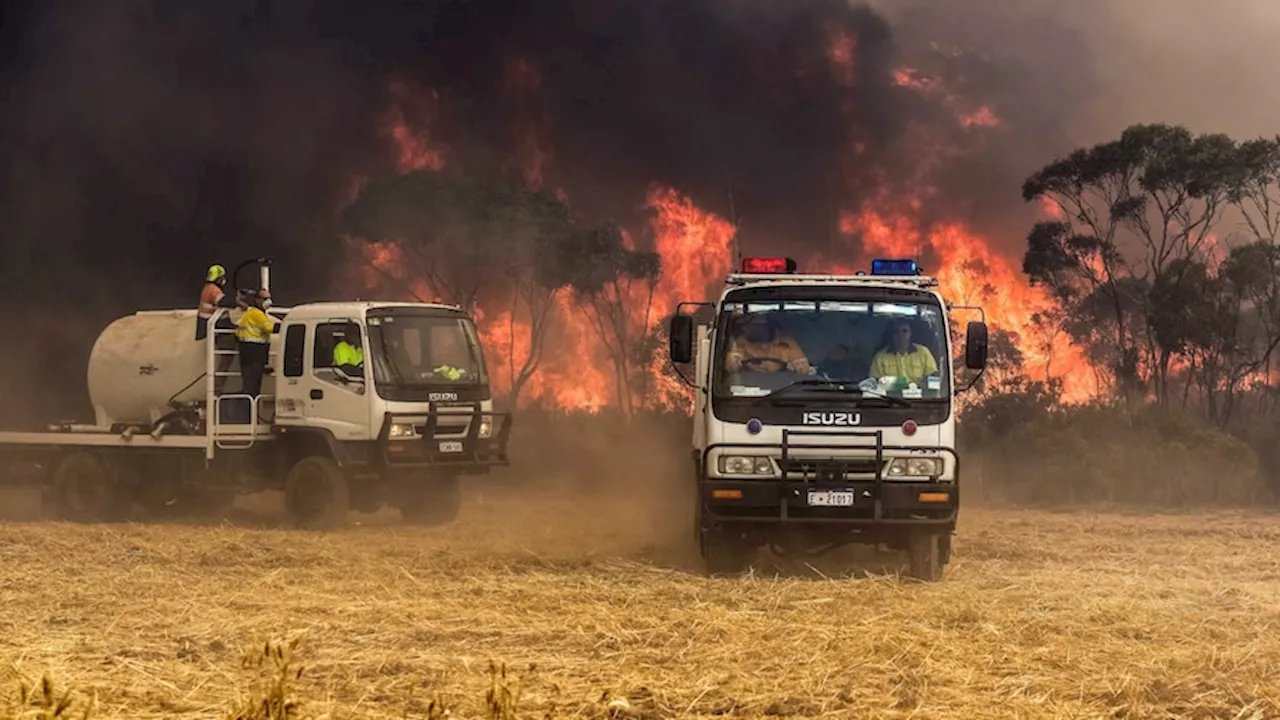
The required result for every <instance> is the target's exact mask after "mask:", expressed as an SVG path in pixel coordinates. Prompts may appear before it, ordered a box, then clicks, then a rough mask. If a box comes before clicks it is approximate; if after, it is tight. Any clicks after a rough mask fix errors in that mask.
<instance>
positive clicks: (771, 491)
mask: <svg viewBox="0 0 1280 720" xmlns="http://www.w3.org/2000/svg"><path fill="white" fill-rule="evenodd" d="M937 285H938V283H937V280H936V279H934V278H929V277H925V276H922V275H921V274H920V272H919V269H918V267H917V265H916V263H915V261H913V260H875V261H873V262H872V265H871V272H870V274H869V275H868V274H865V273H862V272H859V273H857V274H856V275H853V276H833V275H802V274H797V273H796V263H795V261H794V260H791V259H790V258H745V259H743V261H742V266H741V272H736V273H731V274H730V275H729V276H728V278H727V280H726V283H725V287H724V290H723V292H722V293H721V295H720V297H719V299H718V301H716V302H711V303H681V304H680V306H679V307H678V308H677V310H676V315H675V316H674V317H673V318H672V320H671V327H670V355H671V359H672V361H673V362H674V363H677V369H679V368H678V366H679V364H686V363H690V362H693V363H694V373H695V377H694V378H693V379H692V380H690V379H687V378H686V382H688V383H689V384H690V385H692V386H694V388H695V393H696V403H695V410H694V431H693V453H692V455H693V470H694V475H695V478H696V481H697V487H698V493H697V495H698V500H697V505H696V508H695V510H696V512H695V516H696V520H695V524H696V532H697V537H698V541H699V545H700V548H701V552H702V557H703V560H704V562H705V565H706V568H707V570H708V571H709V572H710V573H712V574H734V573H739V572H742V571H744V570H746V569H747V568H748V567H749V566H750V564H751V562H752V560H753V559H754V555H755V552H756V551H757V550H758V549H759V548H761V547H764V546H772V547H774V548H775V549H776V550H778V551H779V552H782V553H795V552H820V551H822V550H824V549H830V548H833V547H838V546H840V545H844V544H849V543H865V544H877V545H879V544H884V545H888V546H890V547H892V548H895V549H898V550H902V549H905V550H907V551H908V555H909V557H910V573H911V575H912V576H914V577H916V578H919V579H922V580H926V581H932V580H937V579H939V578H940V577H941V575H942V570H943V567H944V566H945V565H946V564H947V563H948V562H949V560H950V556H951V537H952V534H953V532H954V530H955V527H956V518H957V516H958V512H959V500H960V463H959V459H960V458H959V455H958V454H957V453H956V446H955V442H956V430H955V406H954V399H955V394H956V390H955V388H954V383H955V379H954V378H953V374H952V368H951V356H952V343H951V333H950V331H949V327H950V326H949V316H950V314H951V312H952V310H954V309H958V308H956V307H954V306H951V305H950V304H948V303H947V302H946V301H945V300H944V299H943V297H942V296H941V295H940V294H939V292H938V291H937V289H936V288H937ZM686 307H696V308H702V310H700V311H697V312H698V313H699V315H701V318H700V320H701V322H695V317H694V316H693V315H690V314H686V313H685V312H684V308H686ZM969 309H974V310H978V312H979V313H980V314H981V311H980V309H977V308H969ZM695 350H696V352H695ZM986 359H987V327H986V323H985V318H984V319H982V320H977V321H971V322H969V323H968V328H967V335H966V339H965V350H964V363H965V366H966V367H968V368H970V369H972V370H977V371H979V375H980V374H981V370H982V369H983V368H984V367H985V365H986ZM974 380H975V381H976V377H975V378H974ZM971 385H972V382H971V383H970V386H971ZM962 389H966V388H962Z"/></svg>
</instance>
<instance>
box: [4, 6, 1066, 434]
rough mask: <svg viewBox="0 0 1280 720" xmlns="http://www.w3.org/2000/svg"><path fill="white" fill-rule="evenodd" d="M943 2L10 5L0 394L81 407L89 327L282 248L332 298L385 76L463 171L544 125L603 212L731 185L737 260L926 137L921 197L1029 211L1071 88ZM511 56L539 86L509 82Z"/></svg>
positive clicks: (315, 291) (904, 165)
mask: <svg viewBox="0 0 1280 720" xmlns="http://www.w3.org/2000/svg"><path fill="white" fill-rule="evenodd" d="M979 4H981V3H979ZM957 5H965V6H966V7H968V5H969V4H968V3H967V2H966V3H947V2H941V0H939V1H938V2H929V3H917V6H918V7H922V8H924V10H923V12H919V11H917V12H916V13H913V14H908V15H907V16H906V17H905V18H904V19H903V20H902V21H901V23H902V25H901V28H900V29H895V28H894V27H891V26H890V24H889V23H888V22H886V20H885V19H883V18H882V17H881V16H880V15H878V14H876V13H875V12H872V11H870V10H868V9H865V8H860V7H853V6H850V5H848V4H846V3H844V2H840V1H839V0H702V1H700V2H695V1H694V0H616V1H614V2H600V1H599V0H540V1H539V2H527V1H526V0H470V1H461V0H454V1H446V0H434V1H423V2H416V3H405V2H402V3H371V2H338V1H337V0H314V2H302V1H300V0H299V1H297V2H269V1H267V0H258V1H256V2H253V1H250V0H186V1H185V2H182V3H164V2H158V1H156V2H130V3H123V2H119V3H106V2H88V1H86V2H75V1H73V0H65V1H63V0H34V1H32V2H26V3H9V4H6V5H5V6H4V13H5V14H4V21H3V22H4V27H3V32H4V34H5V37H4V39H5V40H6V42H5V43H4V44H3V46H4V52H5V56H4V57H3V60H4V62H5V66H4V68H3V70H2V71H0V72H3V75H0V82H2V83H3V89H4V90H5V97H7V98H8V102H7V103H6V104H5V106H4V108H5V109H4V111H3V112H4V114H3V116H2V117H0V157H2V158H3V163H4V168H3V174H2V175H0V187H2V188H3V196H0V231H2V232H3V233H4V235H3V238H4V239H3V262H4V268H5V269H4V272H5V277H4V283H3V286H2V287H0V292H2V293H3V297H4V299H5V300H6V301H7V302H6V306H7V308H8V309H10V311H11V315H10V320H11V327H12V328H13V332H14V333H15V336H16V337H20V338H23V346H22V347H23V352H21V353H18V354H16V355H13V354H6V356H5V358H6V361H7V363H6V364H5V365H4V366H3V367H0V372H2V373H3V377H4V380H5V386H4V387H0V396H2V397H5V398H13V397H15V396H17V397H21V398H23V399H26V400H31V398H30V394H29V393H28V394H26V395H24V394H23V393H20V392H18V391H17V388H23V387H31V386H32V385H33V383H32V382H31V381H30V380H31V378H32V377H34V376H35V375H36V374H37V371H38V372H39V374H40V375H41V376H46V377H53V378H55V379H56V382H57V385H58V386H60V387H67V388H70V390H69V392H71V393H73V397H71V398H70V403H71V404H69V405H66V406H65V407H62V408H55V410H57V411H61V412H67V411H70V410H71V409H84V394H83V392H84V391H83V374H84V365H85V360H86V358H87V356H88V351H89V348H90V346H91V344H92V342H93V339H94V337H95V336H96V334H97V332H98V331H99V330H100V329H101V328H102V327H103V326H104V325H105V324H106V323H107V322H109V321H110V320H111V319H112V318H114V317H116V316H118V315H120V314H122V313H127V312H131V311H132V310H134V309H136V308H162V307H173V306H190V305H192V304H194V302H195V296H196V293H197V291H198V288H199V279H200V274H201V272H202V271H203V268H204V267H205V266H206V265H208V264H209V263H210V262H215V261H217V262H223V263H224V264H233V263H235V262H237V261H238V260H240V259H243V258H246V257H249V256H252V255H257V254H264V253H265V254H270V255H272V256H274V257H275V258H277V261H278V268H279V269H278V273H277V274H278V277H279V279H278V281H277V283H276V290H277V295H278V296H281V298H282V299H281V302H282V303H294V302H299V301H305V300H308V299H316V298H319V297H323V296H325V295H326V294H332V293H333V292H342V291H343V290H342V289H340V288H338V289H335V288H333V287H332V284H331V279H332V278H333V277H334V276H335V274H334V272H333V269H334V267H335V265H336V264H337V263H338V262H340V258H341V254H340V247H339V245H338V243H336V242H335V241H334V240H333V239H332V238H333V234H332V226H331V221H332V217H333V214H334V211H335V210H336V209H337V207H338V205H339V204H340V202H341V198H342V197H343V194H344V193H345V192H347V190H348V188H349V187H350V182H351V180H352V178H353V177H355V176H358V175H362V174H366V175H367V174H371V173H377V172H386V171H388V169H389V162H390V159H391V153H390V147H389V145H388V143H387V141H386V140H385V138H382V137H380V136H379V133H378V131H379V127H380V123H381V121H382V119H383V117H384V115H383V113H384V111H385V109H386V102H387V99H386V94H385V91H386V88H387V85H388V82H389V81H390V80H391V79H393V78H405V79H408V80H410V81H412V82H414V83H416V84H418V85H420V86H423V87H433V88H435V89H436V90H437V91H438V92H439V93H440V95H441V98H442V100H443V103H442V113H443V114H442V115H441V116H440V117H439V118H438V119H437V121H436V123H435V124H434V125H433V126H432V127H431V129H430V132H431V134H432V136H433V137H436V138H439V139H440V140H442V141H443V142H445V143H447V144H448V145H449V146H450V149H451V150H450V160H451V162H456V163H457V164H459V165H461V166H462V167H465V168H467V169H468V170H474V171H477V172H481V171H497V170H500V169H502V168H503V167H505V166H506V165H507V164H508V163H509V161H510V159H511V157H512V155H513V154H514V152H515V149H514V148H515V146H516V140H515V139H514V138H515V136H514V135H513V132H514V130H515V129H516V127H515V126H516V125H517V123H516V122H514V121H513V118H515V117H537V118H540V123H541V127H542V128H543V129H544V132H545V134H546V135H545V137H546V145H547V147H546V149H547V150H548V151H549V152H550V154H551V161H550V163H549V164H548V166H547V168H546V173H545V179H546V181H547V183H548V184H549V185H551V186H553V187H556V186H558V187H563V188H565V189H566V191H567V192H568V193H569V196H570V199H571V201H572V203H573V204H574V205H575V207H577V208H578V209H579V210H580V211H582V212H583V213H585V214H586V215H587V216H588V217H591V218H601V219H602V218H607V217H611V218H617V219H620V220H623V221H626V222H631V223H635V222H636V221H637V220H639V219H640V218H641V217H642V215H641V213H642V211H643V208H642V203H643V200H644V195H645V191H646V189H647V188H648V186H649V183H651V182H654V181H657V182H662V183H665V184H668V185H672V186H674V187H676V188H677V189H679V190H681V191H683V192H685V193H688V194H691V195H692V196H693V197H694V198H695V200H696V201H697V202H698V203H699V204H700V205H702V206H703V207H706V208H708V209H711V210H714V211H717V212H720V213H722V214H726V215H727V214H728V212H729V197H730V192H731V191H732V195H733V202H734V207H735V209H736V210H737V212H738V214H739V215H740V216H741V217H742V219H743V221H744V223H745V225H744V231H743V236H744V245H745V247H744V249H746V250H747V251H749V252H750V251H757V252H760V251H769V250H772V249H775V248H779V247H784V248H787V249H793V250H803V249H804V248H818V249H820V250H825V249H827V248H829V247H832V246H833V243H834V242H835V234H836V229H837V219H838V213H839V211H840V209H842V208H848V207H850V206H857V205H859V204H861V203H863V202H870V201H871V200H872V199H873V198H875V197H876V193H877V192H878V191H879V190H881V189H883V188H884V187H886V186H894V187H896V188H897V189H899V190H904V189H905V190H910V189H912V187H913V186H914V185H915V184H917V183H919V182H920V180H921V178H919V177H918V176H917V175H916V172H915V171H916V169H917V167H918V165H919V163H918V158H919V155H920V153H921V152H922V147H924V146H922V145H921V143H922V142H924V141H927V142H928V143H935V144H941V145H947V146H951V147H956V148H960V149H962V150H965V151H966V153H965V154H964V155H962V156H960V157H959V158H958V159H953V160H949V161H948V162H947V163H946V164H945V165H944V166H943V167H945V168H946V170H945V172H941V173H940V174H937V175H935V176H931V177H930V178H927V179H928V180H930V181H931V182H933V183H935V184H937V185H938V186H939V187H940V188H941V190H942V192H941V195H940V196H939V197H937V198H935V200H934V201H933V203H932V204H931V206H930V207H929V212H930V213H933V214H936V215H939V216H946V215H957V214H958V215H961V216H963V217H966V218H969V219H972V220H974V221H976V222H978V223H980V224H983V225H986V226H989V227H991V228H993V229H1003V225H1009V226H1018V225H1019V223H1020V221H1019V222H1009V221H1008V218H1009V217H1010V215H1009V213H1008V212H1006V210H1007V209H1009V208H1015V209H1016V212H1022V209H1021V208H1020V207H1017V206H1018V205H1019V203H1018V200H1017V186H1018V183H1019V182H1020V181H1021V179H1022V177H1023V176H1024V175H1025V174H1026V173H1027V172H1029V171H1030V170H1033V169H1034V168H1035V167H1037V166H1038V165H1039V164H1042V163H1043V162H1044V161H1045V160H1047V159H1050V158H1051V157H1052V155H1053V154H1055V153H1057V152H1060V151H1061V150H1062V149H1063V146H1064V141H1063V138H1064V137H1065V136H1064V134H1063V131H1064V130H1063V123H1064V121H1065V119H1066V117H1067V113H1066V112H1065V109H1068V108H1069V107H1070V106H1071V104H1072V103H1073V102H1075V101H1076V96H1077V95H1078V94H1079V93H1081V92H1083V91H1084V90H1085V89H1087V83H1082V82H1079V81H1077V80H1076V78H1079V77H1081V76H1082V72H1083V71H1080V70H1072V69H1069V68H1068V67H1067V66H1065V65H1064V64H1063V63H1061V62H1052V61H1050V60H1049V59H1044V60H1042V61H1041V62H1040V63H1038V64H1032V65H1028V64H1026V63H1023V64H1018V63H1017V62H1014V63H1012V64H1002V63H1001V58H1000V57H999V53H995V54H987V55H985V56H984V55H982V54H979V53H972V52H970V53H966V54H961V55H958V56H957V55H955V54H953V53H951V52H950V50H949V48H950V47H951V46H952V43H950V42H949V41H950V40H951V39H958V40H966V39H970V38H966V37H964V35H965V34H966V32H967V31H966V28H969V29H971V28H972V25H973V23H957V22H953V21H952V20H954V19H955V18H956V17H959V18H963V17H968V16H966V15H965V14H964V13H958V11H955V10H948V9H947V8H954V7H955V6H957ZM938 8H943V9H942V10H938ZM934 13H940V14H934ZM938 17H951V18H952V20H948V21H946V22H931V21H930V20H931V18H935V19H936V18H938ZM997 26H998V29H997V30H991V31H990V32H988V33H987V34H986V35H985V36H979V37H978V38H977V39H978V40H979V41H980V42H981V43H986V44H988V45H991V46H994V48H995V49H996V50H999V44H1000V42H1001V41H1002V39H1004V38H1009V37H1023V36H1025V35H1026V32H1024V31H1025V30H1026V28H1025V27H1023V26H1022V25H1020V21H1019V19H1018V17H1008V18H1000V21H999V23H997ZM1035 31H1036V32H1037V33H1038V34H1039V35H1038V36H1039V37H1040V38H1041V39H1042V42H1043V43H1044V44H1045V45H1044V46H1045V47H1059V46H1062V47H1066V48H1067V49H1066V50H1065V51H1064V52H1065V54H1069V55H1070V54H1078V53H1081V52H1083V50H1082V49H1081V46H1079V45H1076V44H1072V43H1074V42H1075V41H1073V40H1071V38H1070V36H1069V35H1066V34H1063V33H1061V32H1060V31H1059V30H1058V29H1057V28H1056V27H1054V26H1052V25H1043V26H1042V25H1036V26H1035ZM833 32H842V33H845V34H847V35H849V36H851V37H853V38H855V40H856V55H855V58H854V66H855V68H856V82H855V83H853V84H852V85H846V84H844V83H842V80H841V76H840V74H839V73H838V72H837V70H836V68H834V67H833V66H832V64H831V63H830V61H829V60H828V57H827V48H828V44H829V41H830V39H831V33H833ZM956 34H958V35H959V37H958V38H952V37H951V36H952V35H956ZM968 34H969V35H973V33H968ZM936 41H942V42H941V43H940V44H939V45H938V46H937V47H934V46H933V45H932V43H934V42H936ZM1054 43H1058V44H1057V45H1055V44H1054ZM1063 43H1066V44H1067V45H1063ZM977 49H978V50H982V49H983V48H977ZM987 49H991V48H987ZM518 60H524V61H527V62H529V63H530V64H531V65H532V66H533V67H536V68H537V69H538V70H539V72H540V76H541V86H540V89H539V90H538V92H537V93H536V94H532V95H527V96H524V95H520V94H519V93H517V92H513V91H512V89H511V85H510V83H509V82H508V78H509V72H510V69H511V67H512V63H514V62H516V61H518ZM1015 60H1016V58H1015ZM901 62H910V63H912V64H915V65H917V66H919V67H921V68H922V69H929V70H934V71H937V72H939V73H941V74H942V75H943V76H944V77H945V78H946V82H947V83H948V84H950V85H952V86H953V87H955V88H956V89H962V90H963V91H964V92H965V93H966V94H968V95H970V96H971V97H973V98H976V99H978V100H981V101H983V102H990V103H992V105H993V109H994V110H995V112H996V113H997V114H998V115H1000V116H1001V117H1003V118H1005V120H1006V126H1005V128H1003V129H999V130H995V131H987V132H983V133H972V132H966V131H965V130H964V128H963V127H961V125H960V124H959V122H958V121H957V119H956V116H955V114H954V112H952V111H951V110H950V109H948V108H946V107H944V106H943V105H942V104H941V103H940V102H939V101H938V100H937V99H936V98H930V97H922V96H920V95H919V94H917V93H915V92H913V91H911V90H908V89H905V88H901V87H897V86H895V85H894V84H893V82H892V77H893V68H894V67H895V66H896V65H897V64H898V63H901ZM1084 74H1087V73H1084ZM1046 87H1053V88H1054V90H1053V91H1052V92H1047V91H1046V90H1045V88H1046ZM855 142H856V143H860V144H861V145H862V146H863V147H864V148H865V151H864V152H863V153H861V154H858V155H854V154H853V153H852V152H851V149H850V148H851V147H852V146H853V145H854V143H855ZM1021 227H1025V225H1021ZM1019 229H1020V228H1019ZM1014 235H1015V236H1016V232H1015V233H1014ZM1013 244H1014V242H1012V241H1011V242H1010V246H1012V245H1013ZM44 387H48V386H44ZM12 408H13V405H10V409H11V410H12ZM45 409H48V408H45Z"/></svg>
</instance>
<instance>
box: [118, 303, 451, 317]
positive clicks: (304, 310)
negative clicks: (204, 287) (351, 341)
mask: <svg viewBox="0 0 1280 720" xmlns="http://www.w3.org/2000/svg"><path fill="white" fill-rule="evenodd" d="M384 308H416V309H422V310H440V311H445V312H452V313H460V314H463V315H467V314H468V313H467V312H466V311H464V310H463V309H462V308H460V307H458V306H457V305H445V304H443V303H421V302H390V301H385V300H353V301H335V302H315V303H303V304H301V305H294V306H292V307H282V306H279V305H273V306H271V308H270V309H268V311H267V312H268V313H269V314H271V315H275V316H277V317H282V316H284V315H288V314H291V313H292V314H294V315H295V316H297V315H303V316H308V317H309V316H326V317H327V316H340V315H363V314H364V313H365V312H367V311H369V310H381V309H384ZM134 314H135V315H177V316H178V317H188V316H189V317H191V318H195V316H196V309H195V308H174V309H171V310H139V311H137V312H135V313H134Z"/></svg>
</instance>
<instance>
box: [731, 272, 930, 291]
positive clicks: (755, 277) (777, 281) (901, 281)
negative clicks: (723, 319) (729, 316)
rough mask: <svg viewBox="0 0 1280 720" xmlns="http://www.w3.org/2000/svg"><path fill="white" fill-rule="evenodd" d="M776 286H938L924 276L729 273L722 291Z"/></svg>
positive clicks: (923, 288)
mask: <svg viewBox="0 0 1280 720" xmlns="http://www.w3.org/2000/svg"><path fill="white" fill-rule="evenodd" d="M776 285H844V286H850V285H852V286H857V287H866V288H897V287H903V286H907V287H914V288H919V289H921V290H929V289H931V288H936V287H937V286H938V280H937V278H932V277H927V276H924V275H861V274H859V275H800V274H790V273H788V274H776V275H775V274H749V273H730V274H729V276H728V277H726V278H725V292H729V291H730V290H736V289H739V288H746V287H769V286H776Z"/></svg>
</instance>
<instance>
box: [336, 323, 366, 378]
mask: <svg viewBox="0 0 1280 720" xmlns="http://www.w3.org/2000/svg"><path fill="white" fill-rule="evenodd" d="M333 366H334V367H335V368H338V369H339V370H341V371H342V372H344V373H346V374H347V375H350V376H352V377H364V346H363V344H362V343H361V341H360V328H359V327H358V326H357V325H355V324H354V323H353V324H350V325H347V327H346V328H345V329H344V330H343V331H342V339H341V340H339V341H338V342H337V343H336V344H335V345H334V346H333Z"/></svg>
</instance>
